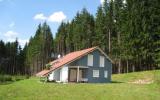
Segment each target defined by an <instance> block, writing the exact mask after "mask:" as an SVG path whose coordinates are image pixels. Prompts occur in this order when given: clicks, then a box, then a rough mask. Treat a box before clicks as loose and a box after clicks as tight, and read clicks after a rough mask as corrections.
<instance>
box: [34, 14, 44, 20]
mask: <svg viewBox="0 0 160 100" xmlns="http://www.w3.org/2000/svg"><path fill="white" fill-rule="evenodd" d="M34 19H35V20H46V19H47V17H46V16H44V14H43V13H39V14H36V15H35V16H34Z"/></svg>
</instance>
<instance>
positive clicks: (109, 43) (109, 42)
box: [108, 30, 111, 55]
mask: <svg viewBox="0 0 160 100" xmlns="http://www.w3.org/2000/svg"><path fill="white" fill-rule="evenodd" d="M108 40H109V41H108V52H109V55H110V53H111V31H110V30H109V37H108Z"/></svg>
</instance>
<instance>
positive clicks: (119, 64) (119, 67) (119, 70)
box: [118, 59, 121, 74]
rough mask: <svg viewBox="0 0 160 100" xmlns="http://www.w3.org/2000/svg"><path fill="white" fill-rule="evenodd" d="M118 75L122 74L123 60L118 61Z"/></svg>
mask: <svg viewBox="0 0 160 100" xmlns="http://www.w3.org/2000/svg"><path fill="white" fill-rule="evenodd" d="M118 73H119V74H120V73H121V59H119V61H118Z"/></svg>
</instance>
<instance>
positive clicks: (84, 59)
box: [69, 49, 112, 83]
mask: <svg viewBox="0 0 160 100" xmlns="http://www.w3.org/2000/svg"><path fill="white" fill-rule="evenodd" d="M90 54H92V55H93V66H88V63H87V62H88V55H86V56H83V57H82V58H80V59H78V60H76V61H74V62H73V63H71V64H69V65H71V66H88V67H89V68H88V69H87V78H88V82H89V83H106V82H111V74H112V63H111V61H109V60H108V59H107V58H106V57H105V55H103V54H102V53H101V52H100V51H99V50H98V49H97V50H95V51H93V52H91V53H90ZM101 55H102V56H104V57H105V64H104V67H100V66H99V65H100V56H101ZM93 70H99V77H98V78H95V77H93ZM104 71H108V77H107V78H105V77H104Z"/></svg>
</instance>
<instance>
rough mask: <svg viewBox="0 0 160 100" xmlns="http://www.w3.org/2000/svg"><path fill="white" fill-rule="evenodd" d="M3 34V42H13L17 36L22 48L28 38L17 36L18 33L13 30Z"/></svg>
mask: <svg viewBox="0 0 160 100" xmlns="http://www.w3.org/2000/svg"><path fill="white" fill-rule="evenodd" d="M3 35H4V41H5V42H14V41H15V40H16V38H17V39H18V42H19V44H20V45H21V47H22V48H23V47H24V46H25V44H26V42H28V41H29V40H28V39H21V38H18V35H19V33H17V32H14V31H7V32H6V33H4V34H3Z"/></svg>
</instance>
